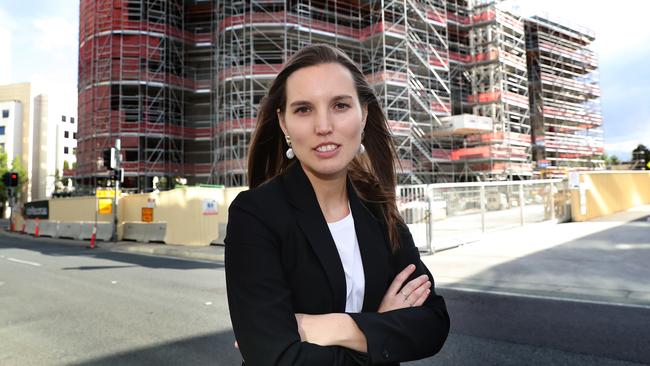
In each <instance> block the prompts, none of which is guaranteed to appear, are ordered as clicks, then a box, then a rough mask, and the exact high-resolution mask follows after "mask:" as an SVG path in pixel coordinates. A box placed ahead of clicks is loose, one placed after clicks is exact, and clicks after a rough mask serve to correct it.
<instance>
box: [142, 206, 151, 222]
mask: <svg viewBox="0 0 650 366" xmlns="http://www.w3.org/2000/svg"><path fill="white" fill-rule="evenodd" d="M141 221H142V222H153V208H151V207H143V208H142V220H141Z"/></svg>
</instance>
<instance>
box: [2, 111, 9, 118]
mask: <svg viewBox="0 0 650 366" xmlns="http://www.w3.org/2000/svg"><path fill="white" fill-rule="evenodd" d="M2 118H9V110H8V109H3V110H2Z"/></svg>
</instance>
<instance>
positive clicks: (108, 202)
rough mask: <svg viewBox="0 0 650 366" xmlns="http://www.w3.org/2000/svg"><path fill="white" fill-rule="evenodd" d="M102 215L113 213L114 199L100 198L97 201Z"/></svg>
mask: <svg viewBox="0 0 650 366" xmlns="http://www.w3.org/2000/svg"><path fill="white" fill-rule="evenodd" d="M97 205H98V206H99V214H100V215H110V214H112V213H113V200H112V199H110V198H100V199H99V200H98V202H97Z"/></svg>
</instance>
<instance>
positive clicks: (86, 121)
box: [76, 0, 215, 191]
mask: <svg viewBox="0 0 650 366" xmlns="http://www.w3.org/2000/svg"><path fill="white" fill-rule="evenodd" d="M214 26H215V19H214V4H213V2H211V1H199V0H196V1H188V0H81V3H80V23H79V107H78V108H79V132H78V133H79V135H78V136H79V140H78V150H77V151H78V164H77V169H76V180H77V183H78V185H79V186H80V187H96V186H98V185H101V184H102V181H105V180H106V178H107V177H108V173H109V172H108V171H107V170H106V169H105V168H104V167H103V165H102V161H101V158H102V152H103V151H104V150H105V149H107V148H110V147H112V146H115V142H116V139H118V138H119V139H120V141H121V152H122V159H123V164H122V167H123V168H124V170H125V178H124V183H123V186H124V188H125V189H132V190H138V191H151V190H153V189H154V188H155V187H153V182H154V177H158V179H159V180H160V181H161V183H163V185H164V183H167V185H169V184H171V182H172V180H173V179H174V178H176V177H185V178H188V179H189V181H190V182H201V181H207V180H208V179H209V176H210V170H211V168H212V151H213V150H214V146H213V142H214V141H213V140H214V139H213V138H212V136H213V127H214V125H215V124H214V122H215V111H214V109H213V106H214V103H213V98H214V95H213V91H214V88H213V74H214V72H213V66H214V49H215V47H214V43H213V32H214ZM161 188H164V187H161Z"/></svg>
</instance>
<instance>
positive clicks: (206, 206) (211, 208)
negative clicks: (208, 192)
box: [203, 199, 219, 215]
mask: <svg viewBox="0 0 650 366" xmlns="http://www.w3.org/2000/svg"><path fill="white" fill-rule="evenodd" d="M218 213H219V211H218V210H217V201H216V200H212V199H205V200H203V214H204V215H216V214H218Z"/></svg>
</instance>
